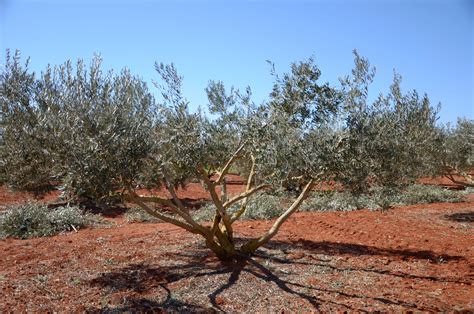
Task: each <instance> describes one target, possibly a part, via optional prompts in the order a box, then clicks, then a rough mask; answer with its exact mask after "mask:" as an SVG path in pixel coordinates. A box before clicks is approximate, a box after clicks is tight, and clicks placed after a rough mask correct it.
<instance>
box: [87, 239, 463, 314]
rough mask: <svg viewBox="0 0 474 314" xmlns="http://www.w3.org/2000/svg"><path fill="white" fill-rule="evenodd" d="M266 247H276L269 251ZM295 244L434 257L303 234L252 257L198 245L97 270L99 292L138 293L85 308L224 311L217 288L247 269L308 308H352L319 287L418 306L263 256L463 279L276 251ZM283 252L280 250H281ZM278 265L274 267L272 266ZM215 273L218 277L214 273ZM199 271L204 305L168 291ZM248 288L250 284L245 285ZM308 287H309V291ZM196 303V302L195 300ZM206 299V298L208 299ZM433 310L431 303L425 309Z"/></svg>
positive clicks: (318, 250) (316, 250)
mask: <svg viewBox="0 0 474 314" xmlns="http://www.w3.org/2000/svg"><path fill="white" fill-rule="evenodd" d="M272 250H276V252H275V251H272ZM295 250H304V251H305V252H308V254H325V255H334V256H336V255H339V256H340V255H347V254H350V255H353V256H360V255H379V256H388V257H398V258H401V259H402V260H403V259H404V258H409V259H411V258H413V259H427V260H430V261H439V258H440V255H436V254H435V253H433V252H431V251H426V250H422V251H415V250H394V249H385V248H377V247H372V246H365V245H356V244H349V243H333V242H325V241H323V242H312V241H306V240H300V241H297V242H296V243H294V244H291V243H287V242H282V241H271V242H269V243H268V244H267V245H266V249H265V250H259V251H258V252H257V254H256V255H255V256H254V257H252V258H244V257H243V258H241V259H239V260H236V261H233V262H226V263H224V262H219V261H218V260H217V259H216V258H215V257H213V256H210V255H209V252H208V250H207V249H206V248H205V247H204V246H202V247H200V248H196V249H195V250H192V251H187V252H177V253H173V254H174V255H172V256H173V257H172V262H171V263H170V265H164V266H161V265H160V266H158V265H149V264H146V263H138V264H129V265H127V266H125V267H122V268H119V269H117V270H115V271H112V272H108V273H103V274H102V275H100V276H98V277H96V278H94V279H93V280H91V281H90V284H91V285H92V286H96V287H101V288H102V289H104V292H107V291H109V292H116V291H127V292H133V293H135V294H138V295H139V297H138V298H137V297H132V298H129V299H128V300H127V302H126V303H124V304H121V305H120V307H116V308H110V307H105V308H98V309H91V311H93V312H94V311H99V312H101V311H102V312H103V311H105V312H107V311H109V312H110V311H112V310H113V311H115V310H117V309H122V310H129V311H130V310H133V311H139V312H140V311H147V310H154V311H156V310H167V311H169V310H171V311H180V312H181V311H191V312H212V311H216V310H217V311H224V310H223V309H222V307H221V305H220V302H219V301H218V297H219V296H220V295H222V293H223V292H225V291H226V290H228V289H230V288H231V287H233V286H234V285H236V284H237V283H238V282H239V279H240V278H241V276H242V274H246V276H248V275H251V276H253V277H254V278H256V279H257V280H259V281H262V282H265V284H272V285H274V286H276V287H278V289H280V290H281V291H282V292H283V293H285V294H287V295H292V296H293V297H296V298H299V299H302V300H305V301H306V302H307V303H309V304H310V305H311V306H312V307H313V308H314V309H318V308H319V307H320V305H321V304H323V303H325V304H328V303H330V304H333V305H334V306H335V307H338V308H345V309H349V310H351V309H353V308H352V307H351V306H350V302H346V303H344V302H340V303H338V302H335V301H333V300H328V299H321V297H317V295H320V294H321V293H326V294H328V293H329V294H334V295H340V296H343V297H346V298H349V299H359V300H362V301H364V300H372V301H373V302H377V303H383V304H386V305H395V306H401V307H403V308H405V309H417V310H420V307H418V306H417V305H416V304H413V303H408V302H404V301H402V300H396V299H395V300H393V299H392V300H391V299H389V298H383V297H373V296H369V295H357V294H354V293H347V292H345V291H342V290H337V289H328V288H323V287H315V286H314V285H309V284H304V283H301V282H294V279H291V278H288V276H286V275H285V274H280V272H278V274H277V273H276V272H275V271H274V270H273V269H272V268H271V267H268V265H267V264H266V262H263V261H271V262H272V263H274V264H278V263H279V264H286V265H288V264H294V265H298V264H300V265H309V266H321V267H328V268H332V269H333V270H334V271H337V272H348V271H349V272H351V271H357V272H359V271H362V272H370V273H375V274H380V275H384V276H387V275H388V276H396V277H402V278H408V279H413V280H431V281H441V282H455V283H465V282H463V281H455V280H450V279H448V278H441V277H434V276H426V277H424V276H419V275H412V274H407V273H403V272H393V271H390V270H384V269H373V268H370V269H369V268H352V267H347V268H344V267H340V266H339V265H337V267H336V266H334V265H331V264H330V263H329V262H328V261H323V260H318V259H315V258H310V257H308V256H307V257H305V258H303V259H300V260H289V259H288V258H285V257H281V254H280V253H277V252H285V251H292V252H294V251H295ZM284 254H286V253H284ZM442 258H444V260H445V261H457V260H460V259H463V257H461V256H450V255H442ZM277 269H278V268H277ZM222 275H226V276H228V277H226V279H224V280H223V278H222ZM217 276H219V277H217ZM201 277H204V278H206V279H208V280H210V282H212V283H213V287H212V290H211V291H206V292H201V294H200V295H199V298H202V297H203V295H202V293H204V294H205V295H206V296H207V298H208V301H209V303H210V304H211V305H212V307H209V305H207V306H206V305H202V304H194V303H189V302H185V301H183V300H178V299H176V298H175V297H172V296H171V292H170V290H169V289H170V288H169V287H168V286H169V285H170V284H172V283H175V282H178V281H180V280H182V279H187V278H194V279H197V278H201ZM157 287H161V289H164V290H165V291H167V296H166V298H165V300H164V301H161V302H157V301H154V300H153V299H147V298H146V297H144V296H143V295H146V294H147V293H149V292H150V291H153V289H155V291H156V288H157ZM249 288H250V287H249ZM311 291H312V293H311ZM201 303H202V302H201ZM209 303H207V304H209ZM426 310H436V309H426Z"/></svg>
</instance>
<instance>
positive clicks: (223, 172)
mask: <svg viewBox="0 0 474 314" xmlns="http://www.w3.org/2000/svg"><path fill="white" fill-rule="evenodd" d="M246 144H247V143H246V142H244V143H242V145H240V146H239V148H237V150H236V151H235V153H234V154H233V155H232V157H230V159H229V160H228V161H227V163H226V164H225V166H224V168H222V170H221V172H220V173H219V177H218V178H217V181H216V182H215V184H216V185H219V184H221V182H222V180H223V179H224V178H225V176H226V175H227V173H228V172H229V170H230V167H231V166H232V164H233V163H234V162H235V160H236V159H237V158H239V157H240V156H239V154H240V152H241V151H242V149H244V147H245V145H246Z"/></svg>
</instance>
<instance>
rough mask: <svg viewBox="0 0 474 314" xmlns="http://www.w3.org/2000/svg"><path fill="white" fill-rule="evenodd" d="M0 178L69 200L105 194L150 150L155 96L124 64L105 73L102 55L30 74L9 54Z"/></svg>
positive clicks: (2, 85) (2, 93)
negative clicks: (60, 193) (54, 192)
mask: <svg viewBox="0 0 474 314" xmlns="http://www.w3.org/2000/svg"><path fill="white" fill-rule="evenodd" d="M0 97H1V98H0V99H1V100H0V101H1V105H2V120H1V124H2V142H1V145H2V146H1V150H0V154H1V155H0V160H1V163H2V169H1V175H2V176H1V178H2V181H3V182H4V183H6V184H8V185H10V186H11V187H13V188H17V189H29V190H33V191H36V192H39V191H42V190H44V189H46V188H51V187H55V188H59V189H60V190H63V191H64V198H65V199H66V200H68V201H75V202H82V201H86V200H91V201H94V202H96V203H99V202H102V201H107V200H110V197H111V196H113V194H115V192H116V190H117V189H119V188H120V187H121V182H122V180H124V179H127V178H135V177H136V176H137V175H138V174H139V173H140V171H141V170H142V167H143V160H144V157H145V156H147V155H148V154H149V151H150V150H151V144H150V143H149V141H150V137H149V132H150V130H151V127H152V125H154V123H155V122H154V119H155V114H154V113H155V110H154V107H153V106H154V100H153V97H152V96H151V94H150V93H149V92H148V90H147V87H146V84H145V83H144V82H142V81H141V80H140V79H138V78H136V77H134V76H132V75H131V74H130V72H129V71H128V70H123V71H122V72H120V73H119V74H114V73H113V72H108V73H104V72H103V71H102V70H101V59H100V58H99V57H97V56H96V57H94V58H93V59H92V61H91V63H90V65H89V66H87V65H85V63H84V62H83V61H82V60H79V61H78V62H77V63H76V65H75V66H73V64H72V63H71V62H70V61H68V62H66V63H64V64H63V65H60V66H56V67H54V68H53V67H50V66H48V67H47V69H46V70H45V71H44V72H42V73H41V75H40V77H38V78H36V76H35V74H34V73H31V74H29V73H28V69H27V67H26V66H25V67H22V65H21V63H20V61H19V54H18V53H17V54H15V57H14V58H10V57H8V55H7V60H6V65H5V67H4V70H3V72H2V76H1V81H0Z"/></svg>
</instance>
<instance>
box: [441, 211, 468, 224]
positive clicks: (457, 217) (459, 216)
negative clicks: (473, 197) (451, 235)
mask: <svg viewBox="0 0 474 314" xmlns="http://www.w3.org/2000/svg"><path fill="white" fill-rule="evenodd" d="M444 218H445V219H447V220H451V221H456V222H474V212H463V213H454V214H450V215H446V216H444Z"/></svg>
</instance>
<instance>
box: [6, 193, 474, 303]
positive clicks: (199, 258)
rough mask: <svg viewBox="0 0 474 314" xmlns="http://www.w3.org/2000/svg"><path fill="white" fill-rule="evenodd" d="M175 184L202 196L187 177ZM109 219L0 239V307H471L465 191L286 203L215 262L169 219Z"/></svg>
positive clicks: (240, 230) (470, 213) (471, 208)
mask: <svg viewBox="0 0 474 314" xmlns="http://www.w3.org/2000/svg"><path fill="white" fill-rule="evenodd" d="M241 188H242V187H241V186H239V185H236V186H234V187H232V185H229V189H231V190H232V191H233V192H237V191H238V189H241ZM160 193H164V191H160ZM179 195H180V197H181V198H184V199H185V198H189V200H190V201H193V200H194V201H196V200H199V199H207V193H206V192H205V191H204V190H203V189H202V188H201V187H200V185H199V184H191V185H190V186H189V187H188V188H187V189H186V190H184V191H182V190H181V191H180V192H179ZM0 196H1V199H2V201H6V202H11V201H18V200H24V199H26V198H29V197H30V196H28V195H25V194H19V195H16V197H15V195H13V194H8V193H5V191H4V190H1V189H0ZM112 221H114V222H115V225H113V226H111V227H110V228H101V229H95V228H89V229H85V230H79V232H77V233H68V234H62V235H58V236H54V237H50V238H38V239H30V240H13V239H7V240H3V241H0V252H2V254H1V259H0V312H18V311H22V312H25V311H28V312H39V311H41V312H46V311H49V312H52V311H56V312H71V311H74V312H79V311H80V312H83V311H88V312H108V311H113V310H118V311H125V310H128V311H129V310H132V311H140V312H141V311H147V310H148V311H149V310H156V311H161V310H164V311H192V312H194V311H206V312H214V311H221V310H222V311H229V312H243V311H245V312H277V311H292V312H297V311H298V312H300V311H301V312H303V311H304V312H307V311H323V312H327V311H330V310H342V311H345V310H361V311H377V310H379V311H407V310H409V311H453V310H454V311H455V310H458V311H461V310H465V311H473V310H474V288H473V283H474V247H473V245H472V243H474V232H473V221H474V196H473V195H471V196H470V197H469V198H468V200H467V202H464V203H456V204H451V203H439V204H428V205H416V206H407V207H399V208H395V209H393V210H391V211H389V212H388V213H381V212H370V211H368V210H360V211H354V212H327V213H296V214H295V215H294V216H292V217H291V218H290V219H289V221H287V222H286V223H285V224H284V225H283V227H282V229H281V231H280V233H279V234H278V236H277V237H276V238H275V239H273V240H272V241H271V242H270V243H269V244H268V245H266V246H265V247H264V248H262V249H260V250H259V251H258V254H257V255H256V256H255V257H253V258H252V259H249V260H247V261H243V262H238V263H224V264H223V263H221V262H219V261H218V260H217V259H216V258H215V257H214V256H213V255H212V254H211V253H210V252H209V251H208V250H207V249H206V248H205V246H204V245H203V242H202V240H201V238H200V237H199V236H196V235H192V234H189V233H186V232H184V231H182V230H181V229H179V228H177V227H175V226H172V225H169V224H166V223H160V224H143V223H140V224H137V223H134V224H129V223H125V222H124V221H123V219H121V218H120V217H117V218H114V219H112ZM270 225H271V222H270V221H243V222H238V223H236V225H235V232H236V235H237V237H239V238H248V237H255V236H258V235H259V234H261V233H262V232H264V231H266V230H267V229H268V228H269V226H270Z"/></svg>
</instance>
